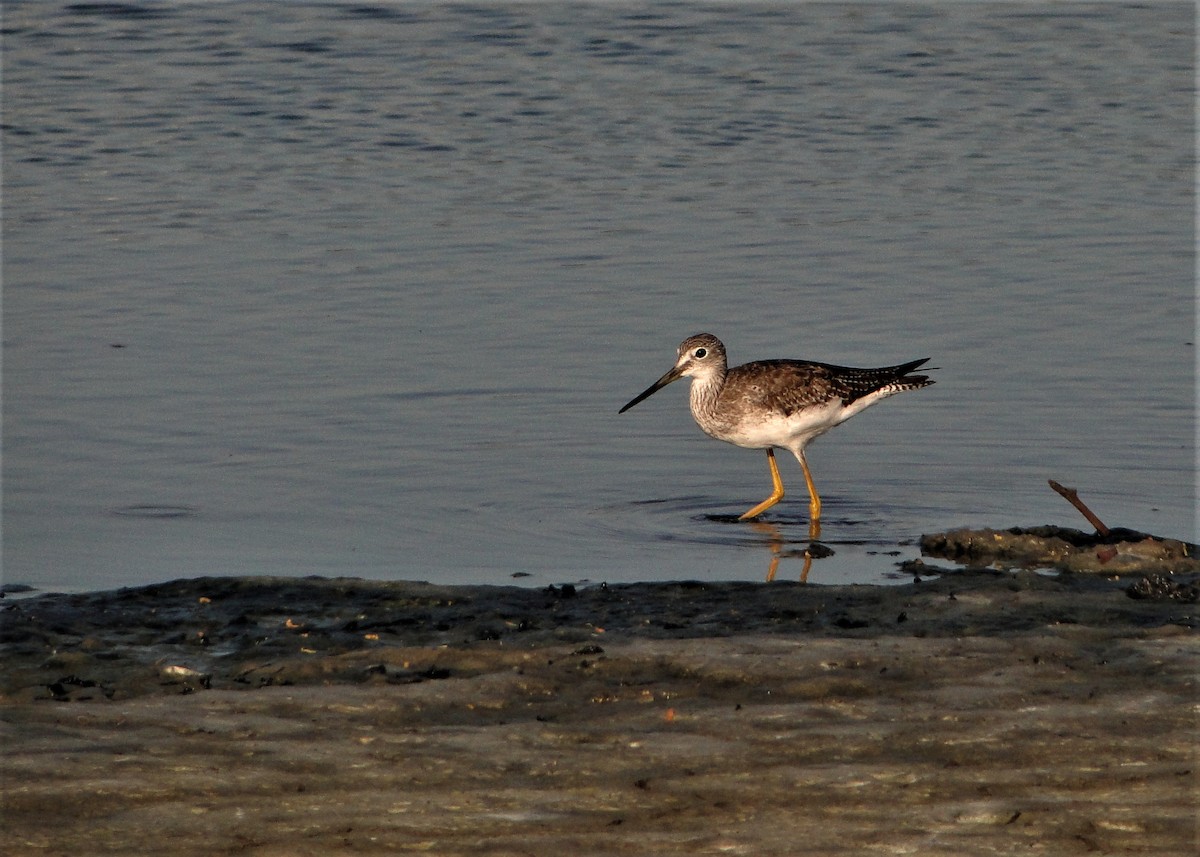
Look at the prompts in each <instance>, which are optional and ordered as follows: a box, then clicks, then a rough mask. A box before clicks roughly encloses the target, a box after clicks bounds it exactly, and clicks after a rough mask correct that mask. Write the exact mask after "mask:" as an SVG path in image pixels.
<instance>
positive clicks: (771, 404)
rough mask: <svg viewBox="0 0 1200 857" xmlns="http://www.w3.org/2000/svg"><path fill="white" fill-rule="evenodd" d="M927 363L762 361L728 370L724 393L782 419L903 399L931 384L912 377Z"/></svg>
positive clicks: (924, 379)
mask: <svg viewBox="0 0 1200 857" xmlns="http://www.w3.org/2000/svg"><path fill="white" fill-rule="evenodd" d="M928 359H929V358H928V357H926V358H923V359H921V360H913V361H911V362H908V363H902V364H900V365H898V366H883V367H879V368H876V369H858V368H855V367H852V366H834V365H831V364H828V363H809V362H806V361H802V360H759V361H756V362H754V363H746V364H745V365H742V366H735V367H734V368H733V369H730V370H729V377H728V378H727V379H726V389H727V390H728V389H736V390H738V391H739V392H740V394H741V396H742V397H743V398H745V399H746V400H748V402H751V403H753V404H755V405H756V406H757V407H759V408H764V409H770V410H771V411H774V412H776V413H779V414H782V415H784V416H791V415H792V414H793V413H795V412H796V411H799V410H803V409H805V408H809V407H812V406H814V405H822V404H824V403H826V402H829V401H831V400H833V399H841V400H842V402H843V404H847V405H848V404H850V403H851V402H853V401H855V400H857V399H861V398H862V397H863V396H867V395H870V394H871V393H875V392H879V391H882V390H887V391H888V392H889V393H899V392H902V391H904V390H916V389H919V388H920V387H927V386H929V385H930V384H932V383H933V381H932V380H930V379H929V378H928V377H927V376H925V375H909V374H908V373H909V372H911V371H912V370H913V369H915V368H917V367H918V366H920V365H921V364H923V363H925V362H927V361H928Z"/></svg>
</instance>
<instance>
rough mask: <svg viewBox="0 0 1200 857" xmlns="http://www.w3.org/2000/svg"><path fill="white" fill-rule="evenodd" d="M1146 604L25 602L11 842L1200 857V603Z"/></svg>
mask: <svg viewBox="0 0 1200 857" xmlns="http://www.w3.org/2000/svg"><path fill="white" fill-rule="evenodd" d="M1147 580H1150V578H1146V577H1136V576H1135V577H1125V578H1100V577H1098V576H1095V575H1089V576H1085V575H1061V576H1047V575H1042V574H1035V573H1030V572H1016V573H1011V572H996V571H985V570H974V571H964V572H956V573H945V574H941V575H936V576H932V577H928V578H923V579H922V580H921V581H920V582H917V583H914V584H911V585H905V586H896V587H866V586H862V587H839V586H830V587H823V586H805V585H800V584H796V583H786V582H784V583H773V584H743V583H728V584H712V583H674V584H637V585H622V586H611V587H602V586H595V587H589V588H586V589H582V588H581V589H577V590H576V589H571V588H568V587H551V588H548V589H542V590H535V589H521V588H517V587H442V586H435V585H430V584H422V583H405V582H395V583H384V582H374V581H364V580H354V579H305V580H295V579H264V578H202V579H195V580H186V581H175V582H171V583H164V584H161V585H157V586H152V587H142V588H138V589H127V590H119V591H115V592H107V593H89V594H82V595H42V596H35V597H31V598H22V599H8V600H6V602H3V612H2V613H0V653H2V655H3V658H4V664H5V668H4V675H3V685H2V686H0V692H2V696H0V717H2V718H3V725H2V728H3V734H4V745H5V761H4V766H5V776H4V780H3V786H2V791H3V812H4V818H5V824H4V830H3V832H2V833H0V846H3V850H4V852H5V853H7V854H82V853H88V854H106V853H130V852H132V851H134V850H143V851H147V852H150V853H177V854H214V853H238V854H396V853H410V852H415V851H416V852H422V853H435V854H478V853H489V854H544V853H553V852H560V853H571V854H647V853H655V854H697V853H744V854H794V853H833V852H834V851H839V852H846V851H849V852H850V853H874V852H881V853H896V852H897V851H900V852H914V853H922V854H964V853H971V854H1008V853H1016V852H1018V851H1019V852H1021V853H1027V852H1029V851H1030V850H1034V851H1035V852H1040V853H1055V854H1076V853H1078V854H1085V853H1113V854H1118V853H1120V854H1137V853H1147V854H1148V853H1154V854H1190V853H1194V848H1195V845H1196V844H1197V840H1196V828H1195V815H1196V814H1195V806H1196V776H1197V775H1196V764H1195V762H1196V760H1195V755H1194V754H1195V743H1196V720H1195V706H1196V704H1197V702H1198V698H1197V688H1196V683H1195V680H1196V674H1197V668H1198V665H1200V643H1198V638H1197V633H1196V628H1197V625H1198V624H1200V605H1198V604H1197V603H1196V602H1195V601H1194V600H1191V598H1190V593H1191V592H1192V590H1190V589H1188V587H1189V586H1194V584H1195V582H1196V581H1195V580H1194V579H1191V578H1189V579H1182V578H1180V579H1172V580H1170V581H1166V583H1165V584H1164V582H1163V581H1161V580H1160V581H1158V585H1149V584H1147V583H1146V582H1145V581H1147ZM1167 584H1169V585H1167ZM164 843H169V848H168V850H166V851H164V850H163V845H164Z"/></svg>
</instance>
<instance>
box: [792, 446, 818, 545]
mask: <svg viewBox="0 0 1200 857" xmlns="http://www.w3.org/2000/svg"><path fill="white" fill-rule="evenodd" d="M796 457H797V459H799V460H800V468H802V469H803V471H804V481H805V484H808V486H809V538H810V539H820V538H821V496H820V495H817V486H816V485H814V484H812V474H811V473H810V472H809V461H808V459H805V457H804V450H800V453H799V455H797V456H796Z"/></svg>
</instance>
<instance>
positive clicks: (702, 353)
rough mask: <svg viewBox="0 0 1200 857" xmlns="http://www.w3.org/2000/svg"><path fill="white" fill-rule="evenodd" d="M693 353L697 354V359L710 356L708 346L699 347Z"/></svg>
mask: <svg viewBox="0 0 1200 857" xmlns="http://www.w3.org/2000/svg"><path fill="white" fill-rule="evenodd" d="M692 353H693V354H695V355H696V359H698V360H702V359H704V358H705V357H707V356H708V349H707V348H697V349H696V350H695V351H694V352H692Z"/></svg>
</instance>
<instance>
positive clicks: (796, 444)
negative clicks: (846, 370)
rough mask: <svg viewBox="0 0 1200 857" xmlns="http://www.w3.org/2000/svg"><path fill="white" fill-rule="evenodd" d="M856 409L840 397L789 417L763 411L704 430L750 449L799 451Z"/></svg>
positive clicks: (713, 435) (720, 438)
mask: <svg viewBox="0 0 1200 857" xmlns="http://www.w3.org/2000/svg"><path fill="white" fill-rule="evenodd" d="M852 413H853V411H848V409H847V408H845V407H844V406H843V405H842V401H841V399H836V400H834V401H832V402H830V403H828V404H826V405H822V406H820V407H813V408H806V409H804V410H803V411H800V412H799V413H795V414H792V415H791V416H790V417H785V416H783V415H782V414H761V415H756V416H753V417H747V418H745V419H742V420H739V421H738V422H737V423H736V424H734V425H732V426H728V427H726V426H722V427H712V428H711V429H710V428H706V427H705V426H703V425H701V428H702V429H704V431H705V432H706V433H707V434H709V435H711V436H712V437H715V438H717V440H724V441H727V442H729V443H732V444H735V445H737V446H742V447H746V448H747V449H766V448H767V447H772V446H775V447H780V448H781V449H788V450H791V451H792V452H793V453H798V452H799V451H800V450H802V449H803V448H804V447H805V446H806V445H807V444H808V443H809V442H810V441H811V440H812V439H813V438H815V437H818V436H819V435H822V434H824V433H825V432H827V431H829V430H830V429H831V428H833V427H834V426H836V425H837V424H838V423H840V422H842V421H844V420H846V419H848V418H849V417H850V416H851V414H852Z"/></svg>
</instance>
